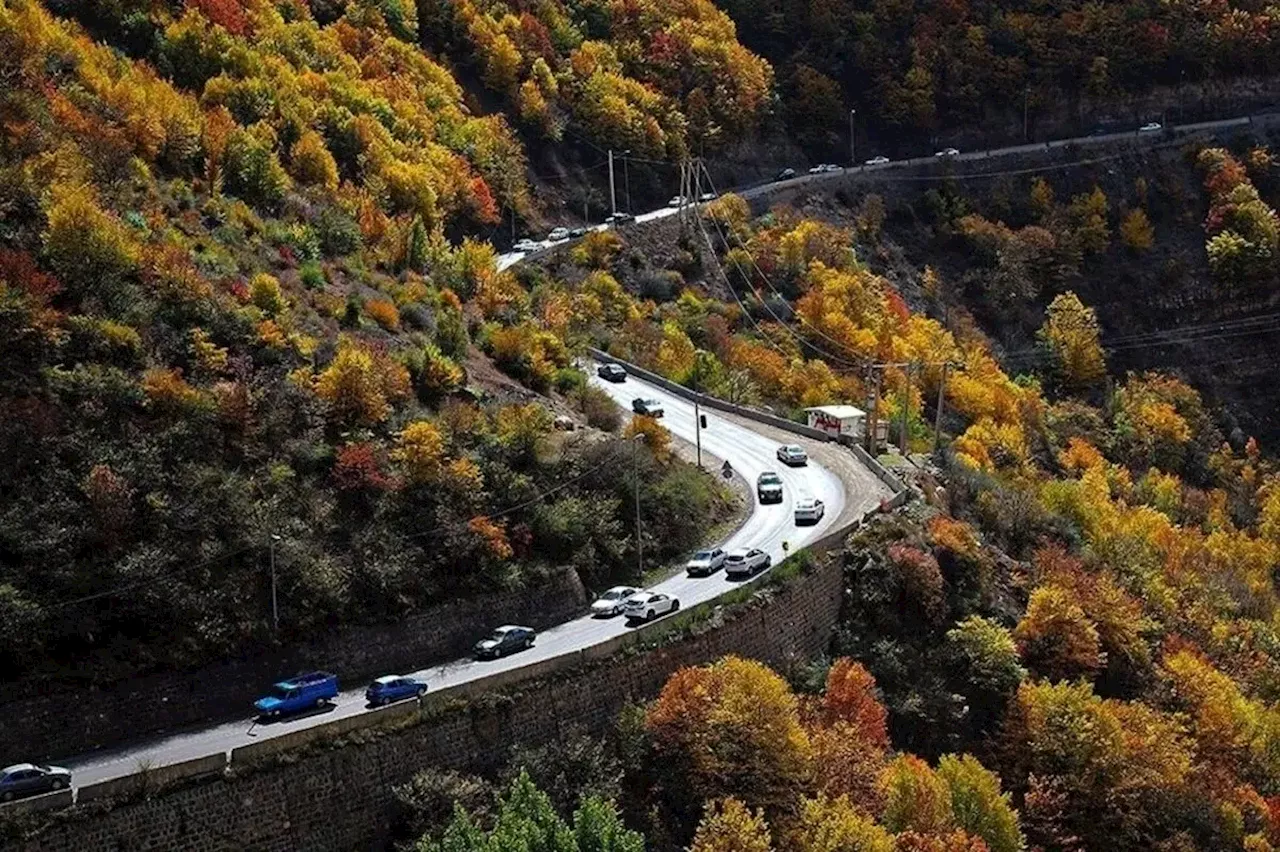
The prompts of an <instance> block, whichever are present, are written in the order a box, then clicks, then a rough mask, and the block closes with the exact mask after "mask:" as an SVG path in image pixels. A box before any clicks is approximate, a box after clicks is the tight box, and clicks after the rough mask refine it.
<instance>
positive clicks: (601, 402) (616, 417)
mask: <svg viewBox="0 0 1280 852" xmlns="http://www.w3.org/2000/svg"><path fill="white" fill-rule="evenodd" d="M576 401H577V404H578V408H579V409H580V410H581V411H582V413H583V414H585V415H586V417H587V425H589V426H592V427H593V428H596V429H601V430H603V431H605V432H616V431H618V427H619V426H621V425H622V411H621V409H619V408H618V404H617V403H615V402H614V401H613V398H612V397H611V396H609V394H607V393H605V392H604V391H602V390H600V388H597V387H594V386H592V385H585V386H583V388H582V389H581V390H579V391H578V394H577V396H576Z"/></svg>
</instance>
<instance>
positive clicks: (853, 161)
mask: <svg viewBox="0 0 1280 852" xmlns="http://www.w3.org/2000/svg"><path fill="white" fill-rule="evenodd" d="M857 114H858V111H857V110H856V109H851V110H849V166H850V167H851V168H852V167H856V166H857V165H858V149H857V144H856V142H855V136H854V131H853V127H854V125H853V117H854V116H856V115H857Z"/></svg>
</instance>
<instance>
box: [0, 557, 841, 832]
mask: <svg viewBox="0 0 1280 852" xmlns="http://www.w3.org/2000/svg"><path fill="white" fill-rule="evenodd" d="M841 593H842V573H841V560H840V558H839V557H838V556H835V557H834V558H829V559H822V560H820V561H819V565H818V566H816V567H815V568H814V569H813V570H812V571H811V572H810V573H808V574H807V575H805V576H803V577H800V578H797V579H796V580H795V581H793V582H792V583H790V584H789V585H787V586H786V587H784V588H782V589H779V590H776V591H775V592H773V596H772V599H771V600H768V601H767V602H765V603H761V604H757V605H753V606H747V607H743V608H741V609H739V610H735V611H732V612H730V613H729V616H728V617H727V618H726V619H725V620H724V623H723V624H719V625H717V626H714V627H710V628H709V629H707V630H706V631H705V632H702V633H700V634H698V635H695V636H691V637H686V638H683V639H680V640H678V641H674V642H672V644H669V645H665V646H662V647H658V648H655V649H650V650H648V651H643V652H638V653H637V652H632V653H626V652H623V653H620V654H618V655H616V656H614V657H611V658H609V659H606V660H602V661H600V662H599V663H597V664H594V665H591V666H584V667H582V668H579V669H575V670H572V671H568V672H564V673H562V674H559V675H556V676H554V677H553V678H550V679H548V680H546V681H542V682H536V683H531V684H528V685H523V686H520V687H517V688H516V689H515V690H514V691H513V692H511V693H510V694H508V695H505V696H495V697H493V698H491V699H486V700H480V701H476V702H472V703H471V704H469V705H467V706H463V707H456V708H453V709H446V710H444V711H442V712H441V713H440V714H439V715H437V716H436V717H434V718H431V719H429V720H427V721H424V722H423V723H421V724H418V725H416V726H413V727H410V728H406V729H404V730H401V731H396V732H394V733H390V734H387V735H386V736H383V737H381V738H378V739H374V740H372V741H370V742H365V743H363V744H348V745H346V746H344V747H341V748H333V749H329V750H324V751H319V752H315V753H312V754H307V755H303V756H299V758H298V759H297V760H296V761H295V762H292V763H284V764H283V765H275V766H271V767H269V768H268V767H264V768H262V769H261V770H259V771H256V772H250V773H247V774H245V775H244V776H243V777H240V778H231V779H226V780H224V779H215V780H211V781H208V782H204V783H196V784H194V785H192V786H189V787H186V788H181V789H176V790H172V791H168V792H162V793H160V794H158V795H156V796H154V797H153V798H150V799H147V800H143V801H138V802H133V803H118V804H117V805H116V806H115V807H114V808H113V809H111V810H109V811H107V812H105V813H95V814H93V815H88V814H86V815H83V816H81V817H76V816H74V815H67V816H66V817H63V818H61V819H56V820H53V821H51V823H50V824H49V825H48V826H47V827H46V828H45V829H44V830H43V831H40V832H39V834H38V835H37V836H35V837H33V838H31V839H30V840H28V841H21V842H17V843H15V844H13V849H14V850H21V852H35V850H47V849H74V850H77V852H93V851H94V850H129V852H135V850H136V852H143V850H193V851H194V852H223V850H226V852H231V850H236V852H239V850H264V852H276V850H279V852H283V851H284V850H317V852H325V850H334V852H337V850H343V852H345V851H346V850H352V849H361V850H364V849H382V848H385V846H386V842H387V838H386V832H387V828H388V825H389V824H390V822H391V819H392V813H393V807H394V801H393V797H392V793H391V788H392V786H393V785H396V784H400V783H403V782H405V781H407V780H408V779H409V778H411V777H412V776H413V775H414V773H416V772H418V771H419V770H421V769H424V768H426V767H429V766H443V767H453V768H457V769H463V770H469V771H476V772H483V771H486V770H491V769H494V768H496V767H498V766H499V765H500V764H501V763H502V762H503V760H504V759H505V758H506V756H507V755H508V754H509V752H510V749H511V747H512V745H514V744H515V743H517V742H520V743H525V744H530V745H537V744H540V743H546V742H550V741H553V740H555V739H557V738H558V737H560V736H562V735H563V734H564V733H565V732H566V731H568V730H569V729H570V728H571V727H574V726H577V727H581V728H583V729H586V730H588V731H593V732H600V731H603V730H605V729H606V728H607V727H608V726H609V725H611V724H612V723H613V721H614V719H615V718H616V717H617V714H618V712H619V711H620V710H621V709H622V708H623V707H624V706H625V705H627V704H628V703H632V702H642V701H647V700H650V699H652V698H653V697H655V696H656V695H657V693H658V692H659V690H660V689H661V688H662V685H663V684H664V683H665V682H666V680H667V678H668V677H669V676H670V675H671V674H672V673H673V672H675V671H676V670H677V669H679V668H681V667H683V666H692V665H701V664H704V663H708V662H711V661H713V660H715V659H718V658H719V657H721V656H724V655H726V654H736V655H738V656H743V657H750V658H754V659H757V660H761V661H763V662H765V663H768V664H769V665H771V666H773V667H775V668H776V669H778V670H780V671H786V670H788V669H790V668H791V667H793V666H795V665H797V664H799V663H801V662H803V661H807V660H810V659H812V658H814V657H816V656H818V655H820V654H822V653H823V652H824V651H826V649H827V648H828V646H829V643H830V638H831V634H832V631H833V630H834V628H835V625H836V622H837V619H838V617H839V611H840V601H841ZM0 842H2V841H0Z"/></svg>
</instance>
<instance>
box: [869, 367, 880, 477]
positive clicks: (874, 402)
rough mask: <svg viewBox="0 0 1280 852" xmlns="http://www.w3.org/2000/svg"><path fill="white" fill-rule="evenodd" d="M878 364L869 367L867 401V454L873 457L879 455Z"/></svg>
mask: <svg viewBox="0 0 1280 852" xmlns="http://www.w3.org/2000/svg"><path fill="white" fill-rule="evenodd" d="M881 369H882V366H881V365H880V364H872V365H871V398H870V400H869V402H870V405H869V406H868V407H869V408H870V409H871V413H870V416H869V417H868V419H867V435H866V438H867V452H868V453H870V454H871V455H872V456H873V457H874V456H876V455H878V454H879V442H878V441H877V438H879V431H880V429H879V426H880V424H879V422H878V421H879V417H880V370H881Z"/></svg>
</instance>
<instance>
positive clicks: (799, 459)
mask: <svg viewBox="0 0 1280 852" xmlns="http://www.w3.org/2000/svg"><path fill="white" fill-rule="evenodd" d="M778 461H780V462H782V463H783V464H786V465H791V466H792V467H803V466H804V465H806V464H808V463H809V454H808V453H806V452H805V451H804V447H802V446H800V445H799V444H786V445H784V446H781V447H778Z"/></svg>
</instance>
